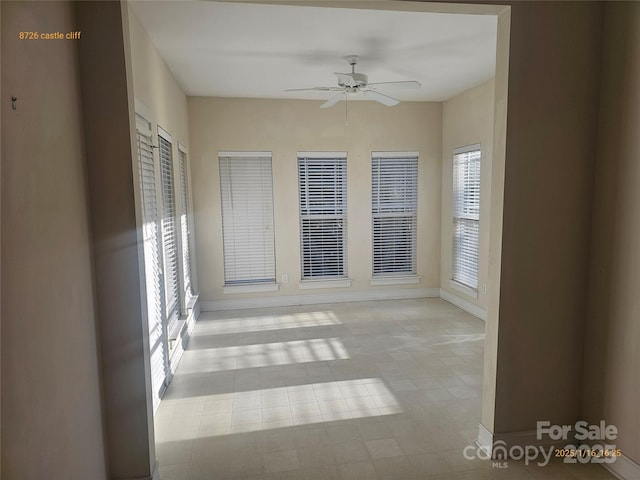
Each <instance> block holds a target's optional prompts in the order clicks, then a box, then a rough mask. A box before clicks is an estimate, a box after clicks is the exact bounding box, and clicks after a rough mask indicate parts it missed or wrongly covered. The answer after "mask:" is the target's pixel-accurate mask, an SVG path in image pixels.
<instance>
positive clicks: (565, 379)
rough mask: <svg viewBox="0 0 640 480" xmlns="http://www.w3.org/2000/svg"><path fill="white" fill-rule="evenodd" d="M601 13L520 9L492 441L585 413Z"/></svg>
mask: <svg viewBox="0 0 640 480" xmlns="http://www.w3.org/2000/svg"><path fill="white" fill-rule="evenodd" d="M601 8H602V5H601V4H599V3H590V2H572V3H570V2H566V3H565V2H539V3H538V2H514V3H512V5H511V35H510V47H509V48H510V55H509V83H508V92H509V99H508V107H507V108H508V113H507V136H506V156H505V172H504V175H505V177H504V211H503V217H502V220H503V225H502V243H501V245H502V247H501V248H502V255H501V262H502V264H501V273H500V275H501V281H500V297H499V313H498V315H499V316H498V317H497V318H496V317H494V316H493V314H492V313H493V312H489V319H488V325H487V330H488V332H490V333H491V337H492V339H493V338H495V339H497V345H495V344H493V340H491V343H490V341H487V348H486V355H487V356H488V357H490V358H491V357H493V358H495V359H497V360H496V361H497V363H496V371H495V381H494V382H492V383H493V387H492V386H491V385H487V383H486V382H485V387H486V388H485V395H486V396H485V399H486V398H488V395H490V394H491V388H495V403H494V404H493V405H494V409H495V416H494V418H493V420H491V414H490V413H489V412H487V411H486V410H483V422H485V421H487V419H489V421H492V423H493V425H488V424H487V423H485V426H488V427H489V429H490V430H492V431H493V432H494V433H508V432H521V431H531V430H535V428H536V421H537V420H549V421H551V423H572V422H575V421H576V420H578V419H579V417H580V415H581V407H580V404H581V396H582V379H581V374H582V367H583V353H584V350H583V348H584V345H583V343H584V333H583V332H584V326H585V324H584V319H585V315H586V301H587V274H588V263H589V246H590V241H589V238H590V234H591V195H592V182H593V173H594V170H593V165H594V160H595V137H596V132H597V123H598V122H597V120H598V118H597V114H598V112H597V105H598V94H599V73H600V71H599V69H600V58H601V57H600V53H601V21H602V17H601ZM497 82H498V76H496V83H497ZM496 96H497V93H496ZM498 144H499V142H496V141H494V153H495V150H496V148H495V147H496V146H497V145H498ZM495 161H496V156H495V155H494V162H495ZM494 167H496V163H494ZM492 185H493V188H497V184H496V182H493V183H492ZM492 215H493V213H492ZM492 223H493V222H492ZM489 323H491V324H492V325H489ZM493 348H497V351H496V352H494V351H493ZM494 355H495V357H494ZM492 374H493V372H492V370H491V367H489V368H488V369H487V371H486V372H485V376H487V375H488V376H491V375H492Z"/></svg>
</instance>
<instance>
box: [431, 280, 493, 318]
mask: <svg viewBox="0 0 640 480" xmlns="http://www.w3.org/2000/svg"><path fill="white" fill-rule="evenodd" d="M440 298H441V299H443V300H445V301H447V302H449V303H451V304H453V305H455V306H456V307H458V308H461V309H462V310H464V311H465V312H467V313H470V314H471V315H473V316H474V317H478V318H479V319H480V320H482V321H483V322H486V321H487V311H486V310H485V309H484V308H482V307H479V306H478V305H474V304H473V303H471V302H469V301H468V300H465V299H464V298H461V297H459V296H457V295H454V294H453V293H451V292H448V291H446V290H444V289H443V288H441V289H440Z"/></svg>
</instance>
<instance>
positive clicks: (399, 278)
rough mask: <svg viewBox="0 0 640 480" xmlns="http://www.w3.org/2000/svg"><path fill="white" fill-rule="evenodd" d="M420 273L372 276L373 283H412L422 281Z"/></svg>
mask: <svg viewBox="0 0 640 480" xmlns="http://www.w3.org/2000/svg"><path fill="white" fill-rule="evenodd" d="M420 280H421V277H420V276H418V275H395V276H392V275H389V276H382V275H381V276H379V277H372V278H371V285H410V284H416V283H420Z"/></svg>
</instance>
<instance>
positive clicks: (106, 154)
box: [75, 2, 155, 479]
mask: <svg viewBox="0 0 640 480" xmlns="http://www.w3.org/2000/svg"><path fill="white" fill-rule="evenodd" d="M75 7H76V22H77V26H78V28H79V29H80V30H82V31H83V32H89V34H85V36H84V37H83V41H82V42H81V43H80V44H79V49H78V53H79V59H80V62H79V64H80V68H79V70H80V79H81V83H82V89H81V91H82V108H83V118H84V133H85V135H84V138H85V151H86V158H87V174H88V181H89V195H90V219H91V226H92V240H93V267H94V279H95V293H96V296H97V300H98V301H97V312H98V329H99V340H100V355H101V367H102V404H103V408H104V424H105V430H106V434H105V442H106V444H107V449H108V456H107V462H108V471H109V476H110V478H118V479H132V478H144V479H147V478H149V477H151V475H152V473H153V469H154V466H155V454H154V442H153V418H152V406H151V395H150V370H149V364H148V359H149V345H148V342H146V341H145V340H146V339H147V335H146V331H147V323H146V318H145V317H144V315H143V311H144V306H145V305H144V294H143V290H142V285H143V282H142V281H141V275H140V268H139V266H140V265H141V262H142V258H141V255H142V248H141V247H140V238H141V237H140V236H139V235H138V229H137V222H136V219H137V217H136V202H135V198H136V197H135V195H136V192H135V185H136V184H137V182H136V180H137V179H136V177H135V176H134V170H133V168H132V165H133V164H134V158H135V142H134V139H135V128H134V110H133V105H134V101H133V96H132V90H133V79H132V75H131V59H130V56H129V52H130V50H129V45H128V40H129V32H128V16H127V12H126V8H127V6H126V5H125V4H122V3H120V2H77V3H75ZM105 92H109V94H108V95H105ZM105 132H107V133H108V135H106V134H105Z"/></svg>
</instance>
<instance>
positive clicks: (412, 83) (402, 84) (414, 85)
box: [368, 81, 422, 88]
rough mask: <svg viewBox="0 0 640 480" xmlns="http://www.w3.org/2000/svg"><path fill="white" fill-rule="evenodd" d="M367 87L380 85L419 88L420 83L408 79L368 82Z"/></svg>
mask: <svg viewBox="0 0 640 480" xmlns="http://www.w3.org/2000/svg"><path fill="white" fill-rule="evenodd" d="M368 86H369V87H381V88H420V87H421V86H422V85H421V84H420V82H416V81H408V82H378V83H370V84H369V85H368Z"/></svg>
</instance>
